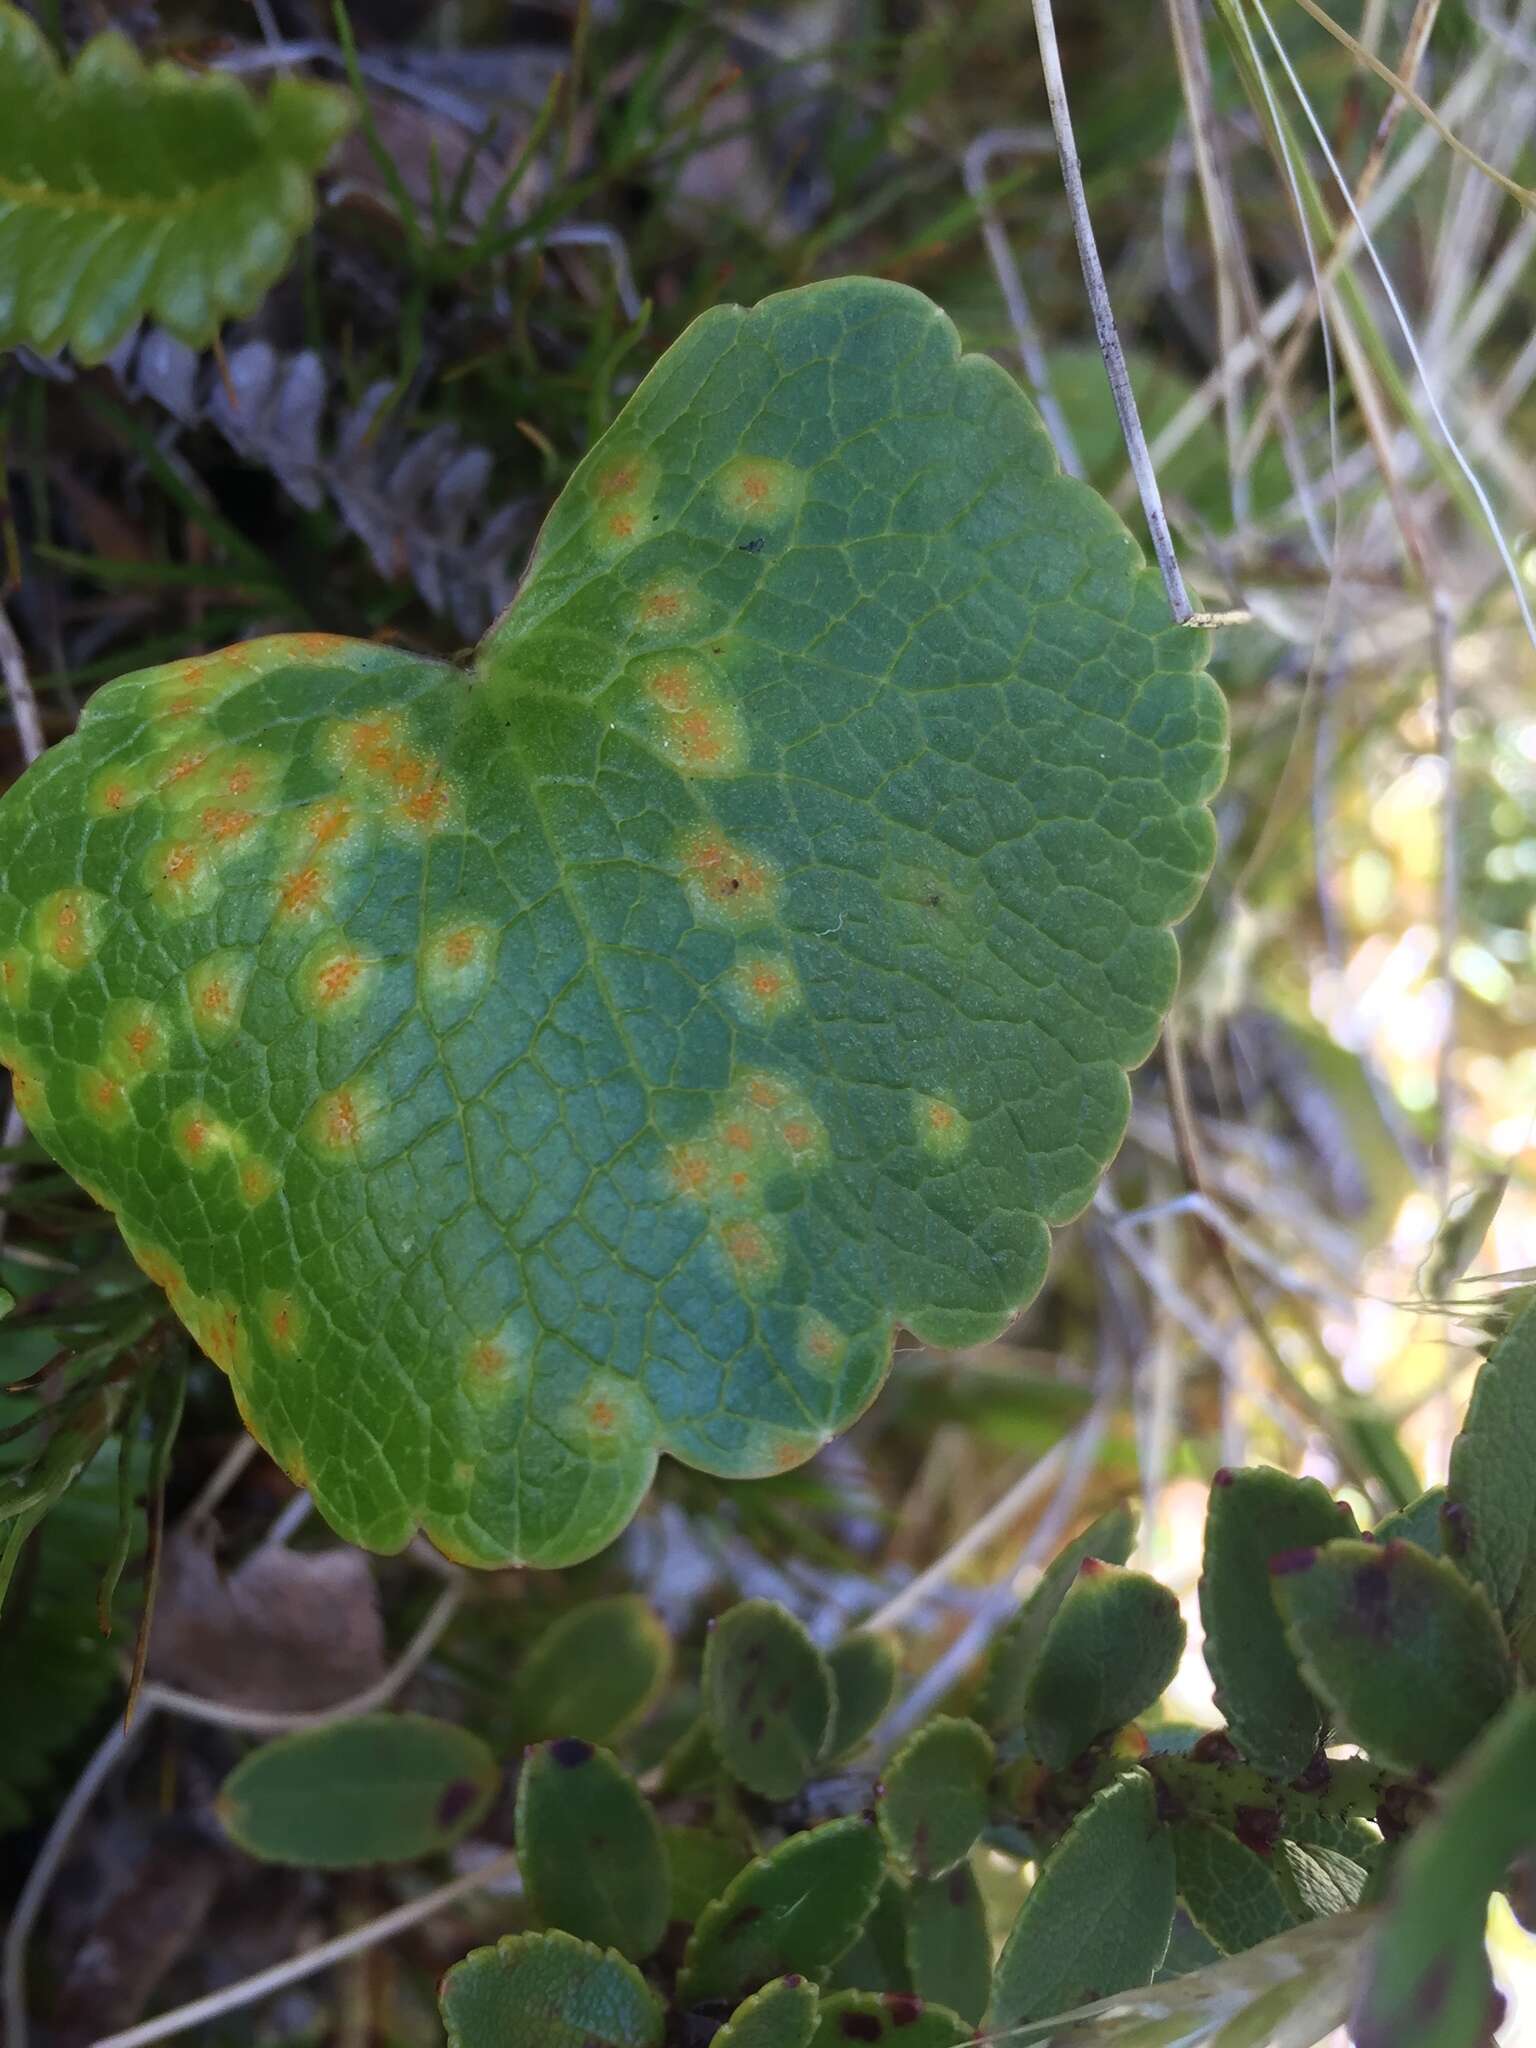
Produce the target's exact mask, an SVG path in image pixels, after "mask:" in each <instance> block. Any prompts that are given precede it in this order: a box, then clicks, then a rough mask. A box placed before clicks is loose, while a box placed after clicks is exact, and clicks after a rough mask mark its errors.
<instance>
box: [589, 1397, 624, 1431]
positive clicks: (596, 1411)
mask: <svg viewBox="0 0 1536 2048" xmlns="http://www.w3.org/2000/svg"><path fill="white" fill-rule="evenodd" d="M587 1420H588V1422H590V1423H591V1425H592V1427H593V1428H594V1429H600V1430H602V1431H603V1433H604V1434H605V1435H606V1434H607V1432H608V1431H609V1430H611V1429H612V1428H613V1426H614V1424H615V1422H617V1421H618V1416H617V1415H616V1414H615V1413H614V1409H613V1404H612V1402H611V1401H603V1400H597V1401H591V1402H589V1403H588V1404H587Z"/></svg>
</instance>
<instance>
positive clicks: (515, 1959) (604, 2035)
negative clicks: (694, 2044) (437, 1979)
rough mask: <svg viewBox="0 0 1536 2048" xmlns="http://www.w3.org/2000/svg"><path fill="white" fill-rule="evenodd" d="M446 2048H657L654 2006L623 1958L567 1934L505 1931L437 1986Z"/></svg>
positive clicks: (659, 2016)
mask: <svg viewBox="0 0 1536 2048" xmlns="http://www.w3.org/2000/svg"><path fill="white" fill-rule="evenodd" d="M438 2004H439V2005H440V2007H441V2008H442V2014H443V2024H444V2026H445V2027H446V2028H447V2029H448V2048H660V2042H661V2030H662V2019H663V2015H662V2010H661V2006H660V2004H659V2003H658V2001H657V2000H656V1998H655V1996H654V1995H653V1993H652V1992H651V1990H650V1988H649V1986H648V1985H647V1984H646V1981H645V1979H644V1978H643V1977H642V1976H641V1974H640V1972H639V1971H638V1970H637V1969H636V1968H635V1966H634V1964H633V1963H628V1962H626V1961H625V1960H624V1958H623V1956H619V1955H614V1954H613V1953H612V1952H611V1951H610V1952H608V1953H605V1952H604V1951H603V1950H602V1949H600V1948H593V1947H592V1945H591V1943H590V1942H585V1941H577V1940H575V1939H574V1938H573V1937H572V1936H571V1935H569V1934H504V1935H503V1936H502V1937H501V1940H500V1941H498V1942H497V1944H496V1946H495V1947H494V1948H474V1949H471V1950H470V1952H469V1954H468V1955H467V1956H466V1957H465V1958H464V1960H463V1962H461V1963H455V1964H454V1966H453V1968H452V1969H451V1970H450V1971H449V1972H448V1973H447V1975H446V1976H445V1977H444V1978H443V1981H442V1986H441V1989H440V1990H439V1992H438Z"/></svg>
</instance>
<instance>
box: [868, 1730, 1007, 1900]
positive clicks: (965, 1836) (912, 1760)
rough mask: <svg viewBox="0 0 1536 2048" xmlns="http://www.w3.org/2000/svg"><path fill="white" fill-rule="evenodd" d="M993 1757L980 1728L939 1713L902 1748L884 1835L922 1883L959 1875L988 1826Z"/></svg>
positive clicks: (890, 1783) (889, 1780) (883, 1804)
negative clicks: (947, 1874)
mask: <svg viewBox="0 0 1536 2048" xmlns="http://www.w3.org/2000/svg"><path fill="white" fill-rule="evenodd" d="M994 1761H995V1757H994V1754H993V1749H992V1742H991V1738H990V1737H989V1736H988V1735H987V1734H985V1733H984V1731H983V1730H982V1729H980V1728H978V1727H977V1726H976V1723H975V1722H974V1721H961V1720H955V1719H952V1718H951V1717H950V1716H948V1715H945V1714H940V1715H937V1716H935V1718H934V1719H933V1720H931V1721H928V1722H925V1724H924V1725H923V1726H922V1727H921V1728H919V1729H918V1731H917V1733H916V1734H915V1735H913V1736H911V1737H910V1738H909V1740H908V1741H906V1742H905V1743H903V1745H902V1747H901V1748H900V1749H899V1750H898V1751H897V1752H896V1754H895V1756H894V1757H893V1758H892V1759H891V1762H890V1764H889V1766H888V1767H887V1769H886V1773H885V1778H884V1782H883V1784H882V1785H881V1787H880V1804H879V1809H878V1811H879V1816H880V1832H881V1834H883V1835H884V1836H885V1840H886V1846H887V1847H888V1848H889V1850H890V1852H891V1854H892V1855H893V1856H895V1857H897V1858H899V1859H900V1861H901V1862H902V1863H904V1864H905V1865H906V1866H907V1868H908V1869H909V1870H911V1871H912V1872H913V1873H914V1875H916V1876H917V1877H942V1876H943V1874H944V1872H945V1871H946V1870H953V1868H954V1867H955V1865H956V1864H957V1863H958V1862H959V1861H960V1859H961V1857H962V1856H964V1855H967V1854H968V1853H969V1851H970V1848H971V1844H972V1843H973V1842H974V1841H975V1840H976V1837H977V1836H978V1835H979V1834H980V1833H981V1831H982V1829H983V1828H984V1827H985V1826H986V1824H987V1786H988V1783H989V1781H990V1780H991V1776H992V1766H993V1763H994Z"/></svg>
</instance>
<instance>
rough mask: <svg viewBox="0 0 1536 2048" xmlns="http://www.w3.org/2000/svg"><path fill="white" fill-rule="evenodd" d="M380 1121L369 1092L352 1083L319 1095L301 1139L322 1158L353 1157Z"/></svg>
mask: <svg viewBox="0 0 1536 2048" xmlns="http://www.w3.org/2000/svg"><path fill="white" fill-rule="evenodd" d="M381 1120H382V1112H381V1110H380V1109H379V1106H378V1103H377V1101H376V1099H375V1098H374V1095H373V1093H372V1091H371V1089H369V1088H367V1087H365V1086H363V1085H362V1084H360V1083H357V1082H353V1083H351V1084H349V1085H348V1086H347V1087H345V1088H333V1089H332V1090H331V1091H330V1093H329V1094H326V1095H322V1096H321V1098H320V1100H319V1101H318V1102H317V1103H316V1104H315V1106H314V1108H313V1109H312V1110H311V1111H310V1113H309V1115H308V1117H306V1119H305V1122H304V1135H305V1137H306V1138H307V1139H308V1141H309V1143H310V1144H311V1146H313V1148H314V1149H315V1150H316V1151H317V1152H319V1153H320V1154H321V1155H322V1156H328V1157H330V1158H333V1159H344V1158H349V1157H351V1156H353V1155H354V1154H356V1153H357V1152H358V1151H359V1150H360V1149H361V1148H362V1146H363V1145H364V1144H366V1142H367V1141H368V1139H369V1138H370V1137H371V1136H372V1135H373V1133H374V1132H375V1131H376V1130H377V1129H378V1127H379V1124H380V1122H381Z"/></svg>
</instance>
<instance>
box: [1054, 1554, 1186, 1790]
mask: <svg viewBox="0 0 1536 2048" xmlns="http://www.w3.org/2000/svg"><path fill="white" fill-rule="evenodd" d="M1184 1638H1185V1628H1184V1618H1183V1616H1182V1615H1181V1614H1180V1613H1179V1603H1178V1600H1177V1599H1176V1598H1175V1596H1174V1595H1173V1594H1172V1593H1170V1592H1169V1590H1168V1588H1167V1587H1166V1586H1161V1585H1159V1584H1158V1582H1157V1580H1156V1579H1152V1578H1148V1577H1147V1575H1146V1574H1145V1573H1144V1572H1133V1571H1127V1570H1125V1569H1124V1568H1123V1567H1122V1566H1120V1565H1113V1564H1103V1563H1101V1562H1100V1561H1099V1560H1098V1559H1097V1558H1091V1557H1090V1558H1085V1559H1084V1560H1083V1562H1082V1564H1081V1565H1079V1567H1078V1572H1077V1577H1076V1578H1075V1579H1074V1580H1073V1581H1072V1584H1071V1585H1070V1586H1069V1587H1068V1589H1067V1593H1066V1597H1065V1598H1064V1599H1063V1601H1062V1603H1061V1606H1060V1607H1059V1608H1058V1609H1057V1613H1056V1618H1055V1620H1054V1621H1053V1622H1052V1623H1051V1626H1050V1628H1049V1629H1048V1630H1047V1632H1046V1638H1045V1641H1044V1643H1043V1644H1042V1645H1041V1648H1040V1654H1039V1656H1038V1657H1037V1658H1036V1660H1035V1667H1034V1669H1033V1671H1031V1673H1030V1675H1029V1682H1028V1684H1027V1685H1026V1686H1025V1688H1024V1727H1025V1730H1026V1732H1027V1734H1028V1736H1029V1741H1030V1747H1031V1748H1032V1749H1033V1750H1034V1751H1035V1752H1036V1753H1037V1755H1039V1756H1041V1757H1043V1758H1044V1760H1045V1762H1046V1763H1047V1764H1049V1765H1050V1766H1051V1767H1052V1768H1053V1769H1057V1770H1059V1769H1060V1768H1061V1767H1062V1766H1063V1765H1064V1764H1069V1763H1070V1762H1071V1761H1072V1759H1073V1758H1074V1757H1076V1756H1081V1755H1082V1753H1083V1751H1084V1750H1085V1749H1086V1748H1087V1747H1088V1745H1089V1743H1090V1742H1092V1741H1093V1740H1094V1739H1095V1738H1096V1737H1097V1736H1100V1735H1106V1734H1109V1733H1110V1732H1111V1731H1112V1730H1114V1729H1116V1728H1123V1727H1124V1726H1125V1724H1126V1723H1127V1722H1128V1721H1133V1720H1134V1719H1135V1718H1136V1716H1137V1715H1138V1714H1141V1713H1144V1712H1145V1711H1146V1709H1147V1708H1148V1707H1150V1706H1151V1705H1152V1704H1153V1703H1154V1702H1155V1701H1156V1700H1159V1699H1161V1697H1162V1695H1163V1692H1164V1690H1165V1689H1166V1687H1167V1685H1168V1684H1169V1681H1170V1680H1171V1679H1172V1677H1173V1674H1174V1673H1175V1672H1176V1671H1177V1670H1178V1668H1179V1659H1180V1657H1182V1656H1183V1654H1184Z"/></svg>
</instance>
